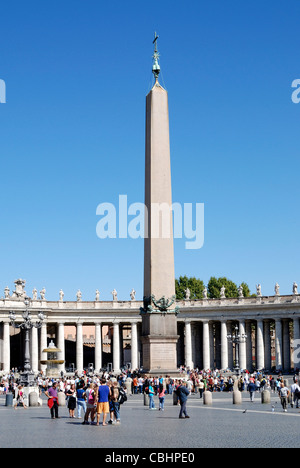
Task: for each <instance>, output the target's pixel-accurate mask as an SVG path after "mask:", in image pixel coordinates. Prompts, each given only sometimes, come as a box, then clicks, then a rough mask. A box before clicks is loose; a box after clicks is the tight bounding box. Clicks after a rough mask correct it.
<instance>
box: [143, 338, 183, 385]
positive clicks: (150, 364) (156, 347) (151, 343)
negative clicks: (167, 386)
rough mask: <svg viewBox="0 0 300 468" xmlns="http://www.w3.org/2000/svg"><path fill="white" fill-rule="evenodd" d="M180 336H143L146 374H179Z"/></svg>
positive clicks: (144, 370)
mask: <svg viewBox="0 0 300 468" xmlns="http://www.w3.org/2000/svg"><path fill="white" fill-rule="evenodd" d="M178 338H179V336H178V335H175V336H174V335H172V336H162V335H148V336H143V337H141V341H142V344H143V373H144V374H147V375H155V376H157V375H171V374H172V375H174V374H176V375H177V374H179V370H178V367H177V341H178Z"/></svg>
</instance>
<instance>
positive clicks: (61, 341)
mask: <svg viewBox="0 0 300 468" xmlns="http://www.w3.org/2000/svg"><path fill="white" fill-rule="evenodd" d="M57 347H58V348H59V349H60V350H61V351H60V353H57V358H58V359H59V360H62V361H64V360H65V358H66V356H65V354H66V353H65V324H64V323H59V324H58V325H57ZM58 369H59V371H60V372H63V373H65V371H66V369H65V363H64V364H59V366H58Z"/></svg>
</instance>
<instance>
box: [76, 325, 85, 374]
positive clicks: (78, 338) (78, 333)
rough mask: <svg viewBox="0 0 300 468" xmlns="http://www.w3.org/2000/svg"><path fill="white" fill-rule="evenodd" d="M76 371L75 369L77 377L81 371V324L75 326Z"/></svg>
mask: <svg viewBox="0 0 300 468" xmlns="http://www.w3.org/2000/svg"><path fill="white" fill-rule="evenodd" d="M76 369H77V371H78V373H79V375H80V374H81V373H82V371H83V336H82V323H77V326H76Z"/></svg>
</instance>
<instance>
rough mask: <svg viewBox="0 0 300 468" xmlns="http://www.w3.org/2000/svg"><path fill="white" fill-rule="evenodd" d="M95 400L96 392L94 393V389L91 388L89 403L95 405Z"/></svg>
mask: <svg viewBox="0 0 300 468" xmlns="http://www.w3.org/2000/svg"><path fill="white" fill-rule="evenodd" d="M94 402H95V393H94V390H91V391H90V392H89V399H88V403H89V405H93V404H94Z"/></svg>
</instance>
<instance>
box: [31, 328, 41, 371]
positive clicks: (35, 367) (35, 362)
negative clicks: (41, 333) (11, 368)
mask: <svg viewBox="0 0 300 468" xmlns="http://www.w3.org/2000/svg"><path fill="white" fill-rule="evenodd" d="M31 369H32V371H33V372H34V373H35V374H37V373H38V371H39V352H38V330H37V328H35V327H33V328H32V329H31Z"/></svg>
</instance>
